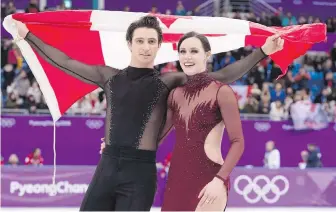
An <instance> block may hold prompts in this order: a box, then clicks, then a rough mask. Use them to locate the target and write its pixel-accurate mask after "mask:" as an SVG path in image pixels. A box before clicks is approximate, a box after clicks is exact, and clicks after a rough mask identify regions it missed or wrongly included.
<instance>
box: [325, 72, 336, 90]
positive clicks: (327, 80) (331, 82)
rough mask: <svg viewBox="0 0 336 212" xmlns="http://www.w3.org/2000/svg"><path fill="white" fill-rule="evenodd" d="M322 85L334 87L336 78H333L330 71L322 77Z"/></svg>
mask: <svg viewBox="0 0 336 212" xmlns="http://www.w3.org/2000/svg"><path fill="white" fill-rule="evenodd" d="M324 85H325V86H327V87H329V88H334V87H336V79H335V78H334V75H333V73H332V72H328V73H326V75H325V79H324Z"/></svg>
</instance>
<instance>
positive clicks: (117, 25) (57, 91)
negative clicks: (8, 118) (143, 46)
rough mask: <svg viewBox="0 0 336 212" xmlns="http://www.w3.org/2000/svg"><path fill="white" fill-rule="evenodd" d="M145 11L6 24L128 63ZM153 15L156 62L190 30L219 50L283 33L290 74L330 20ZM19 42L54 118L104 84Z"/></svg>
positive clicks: (88, 56)
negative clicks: (270, 22)
mask: <svg viewBox="0 0 336 212" xmlns="http://www.w3.org/2000/svg"><path fill="white" fill-rule="evenodd" d="M145 15H148V13H132V12H120V11H101V10H99V11H96V10H91V11H69V10H67V11H55V12H41V13H34V14H27V13H25V14H22V13H20V14H13V15H9V16H7V17H6V18H5V20H4V22H3V25H4V27H5V29H6V30H7V31H8V32H9V33H10V34H11V35H12V36H13V37H14V38H15V37H16V36H17V29H16V26H15V24H14V22H13V20H19V21H21V22H23V23H25V24H26V25H27V27H28V28H29V30H30V31H31V32H32V33H33V34H35V35H36V36H38V37H39V38H40V39H41V40H43V41H44V42H46V43H48V44H50V45H52V46H54V47H55V48H58V49H59V50H61V51H63V52H64V53H65V54H67V55H68V56H70V57H71V58H73V59H76V60H79V61H81V62H84V63H87V64H95V65H106V66H111V67H114V68H118V69H123V68H125V67H127V66H128V65H129V63H130V59H131V53H130V51H129V49H128V47H127V43H126V39H125V37H126V36H125V35H126V30H127V28H128V26H129V25H130V24H131V23H132V22H133V21H136V20H137V19H139V18H140V17H142V16H145ZM151 15H154V16H156V17H157V18H158V20H159V21H160V23H161V28H162V30H163V38H164V40H163V44H162V45H161V48H160V50H159V52H158V54H157V57H156V59H155V64H162V63H166V62H172V61H176V60H178V53H177V51H176V44H177V42H178V40H179V39H180V38H181V36H182V35H183V34H184V33H187V32H189V31H196V32H198V33H202V34H204V35H206V36H207V37H208V38H209V41H210V44H211V48H212V53H213V54H216V53H219V52H226V51H231V50H234V49H238V48H241V47H245V46H248V45H252V46H255V47H261V46H262V45H263V44H264V42H265V40H266V38H267V37H269V36H271V35H273V34H275V33H280V34H281V37H282V38H283V39H285V44H284V49H283V50H282V51H280V52H277V53H276V54H274V55H271V56H270V57H271V58H272V59H273V61H274V62H275V63H276V64H278V65H279V66H280V67H281V69H282V71H283V74H285V73H286V70H287V67H288V65H289V64H291V63H292V61H293V60H294V59H295V58H297V57H299V56H301V55H303V54H305V53H306V51H307V50H308V49H309V48H311V46H312V45H313V44H314V43H317V42H321V41H325V39H326V25H325V24H322V23H321V24H310V25H301V26H290V27H285V28H275V27H266V26H263V25H260V24H256V23H251V22H248V21H245V20H236V19H229V18H224V17H189V16H183V17H180V16H165V15H157V14H151ZM17 44H18V46H19V48H20V50H21V52H22V54H23V56H24V58H25V60H26V61H27V63H28V65H29V67H30V68H31V70H32V72H33V74H34V76H35V78H36V80H37V82H38V83H39V85H40V87H41V91H42V93H43V95H44V97H45V99H46V102H47V105H48V107H49V109H50V112H51V115H52V117H53V120H54V121H56V120H58V119H59V118H60V117H61V116H62V115H63V114H64V113H65V112H66V111H67V110H68V109H69V108H70V107H71V105H72V104H74V103H75V102H76V101H77V100H78V99H80V98H82V97H83V96H85V95H86V94H88V93H89V92H91V91H93V90H95V89H96V88H97V87H98V86H95V85H89V84H87V83H85V82H82V81H80V80H78V79H76V78H74V77H72V76H70V75H67V74H65V73H64V72H62V71H61V70H59V69H58V68H56V67H53V66H51V65H50V64H48V63H47V62H46V61H45V60H44V59H42V58H41V57H40V56H39V55H38V54H37V53H36V52H35V51H34V50H33V48H32V47H31V46H30V45H29V44H28V43H27V42H26V41H25V40H21V41H19V42H18V43H17Z"/></svg>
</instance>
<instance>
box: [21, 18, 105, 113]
mask: <svg viewBox="0 0 336 212" xmlns="http://www.w3.org/2000/svg"><path fill="white" fill-rule="evenodd" d="M43 14H46V15H47V14H48V13H43ZM55 15H56V16H58V13H53V14H52V15H51V16H50V17H52V18H55ZM90 15H91V13H87V12H85V13H71V19H72V20H76V21H77V20H80V21H81V22H82V23H84V24H83V25H81V28H82V29H80V30H79V29H78V28H73V27H71V28H67V27H59V28H58V29H57V30H55V26H54V25H52V26H50V25H47V24H46V25H40V24H33V22H30V20H28V19H29V16H27V18H23V19H21V18H20V17H17V19H18V20H27V21H28V22H29V23H30V24H27V27H28V28H29V30H30V31H31V32H32V33H34V34H35V35H36V36H37V37H39V38H40V39H41V40H43V41H44V42H46V43H52V45H53V46H54V47H55V48H58V49H59V50H61V51H63V52H64V53H65V54H67V55H68V56H69V57H71V58H73V59H75V60H78V61H81V62H83V63H87V64H92V65H93V64H94V65H97V64H101V65H104V57H103V52H102V48H101V42H100V36H99V32H98V31H90V27H89V24H88V23H90ZM46 18H47V17H46ZM68 18H69V17H66V16H64V17H63V19H62V17H60V19H59V20H58V21H59V22H62V21H65V22H66V21H68ZM40 20H45V21H46V22H48V21H49V20H46V19H40ZM50 21H52V20H50ZM35 54H36V55H37V58H38V60H39V62H40V63H41V65H42V67H43V69H44V71H45V73H46V75H47V77H48V80H49V82H50V85H51V86H52V88H53V90H54V92H55V95H56V98H57V101H58V104H59V109H60V112H61V114H64V113H65V112H66V110H67V109H68V108H69V107H71V105H72V104H73V103H74V101H77V100H78V99H80V98H81V97H83V96H84V95H86V94H87V93H89V92H91V91H93V90H95V89H96V88H97V86H95V85H90V84H87V83H84V82H82V81H80V80H78V79H76V78H74V77H73V76H70V75H68V74H66V73H64V72H63V71H61V70H59V69H58V68H55V67H54V66H52V65H50V64H49V63H48V62H47V61H45V60H44V59H42V57H40V56H39V55H38V54H37V53H36V52H35Z"/></svg>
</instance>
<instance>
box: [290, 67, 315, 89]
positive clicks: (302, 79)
mask: <svg viewBox="0 0 336 212" xmlns="http://www.w3.org/2000/svg"><path fill="white" fill-rule="evenodd" d="M310 79H311V77H310V75H309V74H308V73H307V71H306V70H305V69H304V68H300V70H299V73H298V74H297V75H296V76H295V77H294V81H295V82H296V83H297V85H298V88H299V89H302V88H307V87H308V86H307V85H308V81H309V80H310Z"/></svg>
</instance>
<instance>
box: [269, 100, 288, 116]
mask: <svg viewBox="0 0 336 212" xmlns="http://www.w3.org/2000/svg"><path fill="white" fill-rule="evenodd" d="M270 108H271V110H270V119H271V120H272V121H281V120H283V119H284V118H285V109H284V107H283V106H282V103H281V101H280V100H276V101H275V102H272V103H271V107H270Z"/></svg>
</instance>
